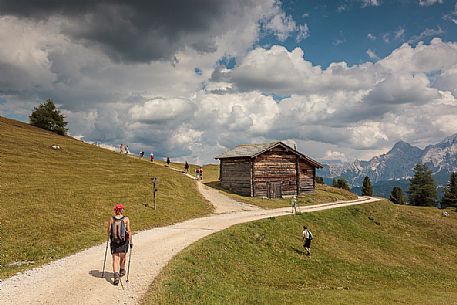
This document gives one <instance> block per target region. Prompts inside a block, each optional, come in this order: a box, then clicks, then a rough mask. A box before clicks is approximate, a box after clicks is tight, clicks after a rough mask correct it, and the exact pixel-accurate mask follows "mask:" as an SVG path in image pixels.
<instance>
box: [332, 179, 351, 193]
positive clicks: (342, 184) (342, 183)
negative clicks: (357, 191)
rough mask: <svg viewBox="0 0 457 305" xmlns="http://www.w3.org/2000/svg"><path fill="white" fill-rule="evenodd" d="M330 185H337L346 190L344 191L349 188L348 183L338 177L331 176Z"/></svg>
mask: <svg viewBox="0 0 457 305" xmlns="http://www.w3.org/2000/svg"><path fill="white" fill-rule="evenodd" d="M332 186H333V187H338V188H340V189H343V190H346V191H349V190H350V188H349V184H348V183H347V181H346V180H344V179H343V178H339V179H336V178H333V181H332Z"/></svg>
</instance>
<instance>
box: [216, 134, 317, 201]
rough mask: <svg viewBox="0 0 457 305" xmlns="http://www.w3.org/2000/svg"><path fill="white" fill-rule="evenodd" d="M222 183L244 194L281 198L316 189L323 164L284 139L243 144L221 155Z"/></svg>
mask: <svg viewBox="0 0 457 305" xmlns="http://www.w3.org/2000/svg"><path fill="white" fill-rule="evenodd" d="M216 159H219V160H220V168H219V180H220V181H221V186H222V187H223V188H225V189H227V190H230V191H232V192H234V193H237V194H240V195H245V196H251V197H254V196H259V197H268V198H281V197H282V196H287V195H299V194H303V193H309V192H313V191H314V189H315V186H316V168H322V165H321V164H320V163H319V162H317V161H315V160H313V159H311V158H309V157H307V156H305V155H304V154H302V153H300V152H298V151H296V150H295V149H293V148H291V147H289V146H287V145H286V144H284V143H282V142H272V143H263V144H244V145H239V146H237V147H235V148H234V149H232V150H229V151H227V152H225V153H223V154H221V155H219V156H217V157H216Z"/></svg>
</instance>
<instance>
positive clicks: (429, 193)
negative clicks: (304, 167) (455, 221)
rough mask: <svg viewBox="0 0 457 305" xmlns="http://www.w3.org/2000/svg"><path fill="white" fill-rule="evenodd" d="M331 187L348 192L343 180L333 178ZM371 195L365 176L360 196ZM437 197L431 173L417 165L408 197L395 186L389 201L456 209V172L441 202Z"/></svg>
mask: <svg viewBox="0 0 457 305" xmlns="http://www.w3.org/2000/svg"><path fill="white" fill-rule="evenodd" d="M332 186H334V187H338V188H341V189H345V190H350V188H349V184H348V183H347V181H346V180H345V179H343V178H334V179H333V182H332ZM372 195H373V186H372V184H371V181H370V178H369V177H368V176H366V177H365V178H364V179H363V185H362V196H372ZM437 195H438V193H437V186H436V183H435V180H434V179H433V176H432V171H431V170H430V169H428V168H427V166H426V165H425V164H422V163H418V164H416V166H415V167H414V176H413V178H412V179H411V181H410V184H409V189H408V196H406V194H405V193H404V192H403V190H402V189H401V188H400V187H398V186H396V187H394V188H393V189H392V192H391V193H390V197H389V200H390V201H392V202H393V203H395V204H411V205H416V206H436V205H437V203H439V204H440V205H441V207H443V208H445V207H457V172H453V173H451V175H450V177H449V182H448V184H447V185H446V187H445V189H444V196H443V198H442V199H441V201H438V198H437ZM407 197H408V198H407Z"/></svg>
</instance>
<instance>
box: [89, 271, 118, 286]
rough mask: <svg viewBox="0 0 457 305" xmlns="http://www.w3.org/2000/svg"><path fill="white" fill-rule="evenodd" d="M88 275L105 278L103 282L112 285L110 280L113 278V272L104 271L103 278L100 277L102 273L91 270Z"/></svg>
mask: <svg viewBox="0 0 457 305" xmlns="http://www.w3.org/2000/svg"><path fill="white" fill-rule="evenodd" d="M89 274H90V275H92V276H93V277H98V278H105V281H107V282H108V283H110V284H113V280H112V279H113V278H114V273H113V272H107V271H105V276H103V277H102V272H101V271H100V270H91V271H89Z"/></svg>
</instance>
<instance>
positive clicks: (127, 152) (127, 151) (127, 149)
mask: <svg viewBox="0 0 457 305" xmlns="http://www.w3.org/2000/svg"><path fill="white" fill-rule="evenodd" d="M125 154H126V155H128V154H129V146H128V145H125Z"/></svg>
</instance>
